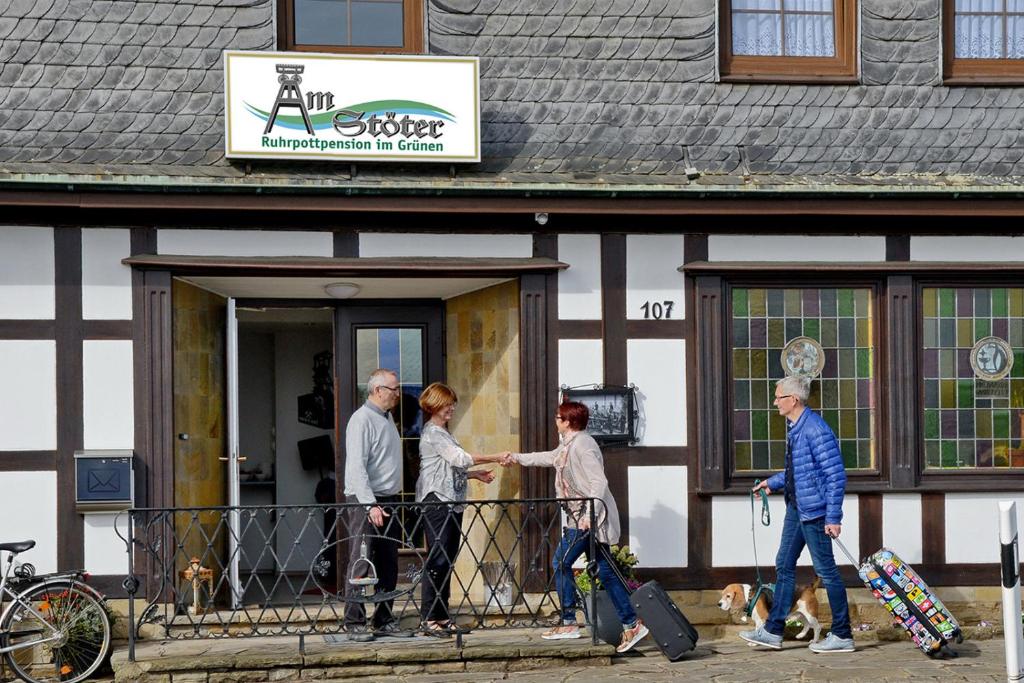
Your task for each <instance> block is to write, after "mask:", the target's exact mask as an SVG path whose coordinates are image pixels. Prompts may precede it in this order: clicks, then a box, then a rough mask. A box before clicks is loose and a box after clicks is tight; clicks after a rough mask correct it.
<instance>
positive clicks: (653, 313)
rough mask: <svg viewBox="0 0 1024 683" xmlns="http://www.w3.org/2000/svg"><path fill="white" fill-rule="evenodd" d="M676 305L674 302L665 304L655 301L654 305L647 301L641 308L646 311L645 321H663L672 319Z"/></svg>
mask: <svg viewBox="0 0 1024 683" xmlns="http://www.w3.org/2000/svg"><path fill="white" fill-rule="evenodd" d="M674 303H675V302H674V301H665V302H664V303H663V302H661V301H655V302H654V303H651V302H650V301H646V302H644V304H643V305H642V306H640V308H642V309H643V311H644V318H645V319H647V320H650V319H652V318H653V319H654V320H661V319H662V318H666V319H667V318H671V317H672V305H673V304H674Z"/></svg>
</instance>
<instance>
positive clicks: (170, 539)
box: [125, 498, 597, 659]
mask: <svg viewBox="0 0 1024 683" xmlns="http://www.w3.org/2000/svg"><path fill="white" fill-rule="evenodd" d="M383 507H384V509H385V511H386V512H387V513H388V516H387V517H386V518H385V523H384V525H383V526H381V527H376V526H372V525H371V524H370V523H369V521H368V518H367V510H368V508H367V507H365V506H362V505H358V504H346V503H339V504H334V505H267V506H240V507H203V508H147V509H134V510H130V511H129V512H128V513H126V514H127V515H128V517H129V524H127V529H128V536H127V538H126V539H125V540H126V542H127V544H128V546H129V547H130V548H133V549H134V552H130V553H129V579H128V580H127V581H126V582H125V583H126V585H125V587H126V589H127V590H128V593H129V596H130V597H144V598H145V599H146V601H147V605H146V607H145V609H143V610H142V612H141V614H136V608H135V600H129V615H128V616H129V629H128V637H129V657H130V658H131V659H134V650H135V641H136V639H137V638H138V637H139V635H140V632H143V631H144V630H145V629H149V630H150V634H151V635H153V634H155V635H157V636H158V637H160V638H163V639H191V638H229V637H246V636H268V635H295V636H299V637H300V648H302V647H304V640H303V639H304V637H305V636H308V635H314V634H318V635H330V634H339V633H343V632H348V633H354V632H359V631H363V630H369V629H371V628H373V627H374V626H378V627H379V626H382V625H383V624H384V623H385V622H390V623H389V627H390V628H396V627H397V628H399V629H401V630H418V629H421V628H422V625H423V623H424V622H425V621H428V620H436V621H444V619H446V618H450V620H451V623H452V624H453V625H454V626H455V627H456V628H454V629H453V630H454V631H455V632H456V633H457V634H458V635H459V636H461V634H462V633H464V632H466V631H467V630H472V629H481V628H511V627H541V626H551V625H553V624H557V623H559V621H560V619H561V616H560V615H561V612H560V605H559V601H558V597H557V589H556V584H555V581H556V578H555V572H554V571H553V569H552V566H551V561H552V558H554V557H555V555H556V549H557V547H558V543H559V542H560V540H561V536H562V534H561V531H562V527H563V526H566V525H568V526H576V520H577V519H578V518H580V517H582V516H589V517H590V521H591V527H592V528H594V526H595V525H596V520H595V519H594V500H593V499H589V498H579V499H533V500H488V501H467V502H465V503H461V504H459V505H453V504H451V503H446V502H438V501H434V502H418V503H415V502H401V503H386V504H383ZM445 534H447V543H446V542H444V540H445V539H444V536H445ZM593 536H594V535H593V534H588V540H586V541H584V542H585V543H587V544H588V545H587V548H586V556H587V557H588V558H594V557H595V554H594V553H595V551H596V550H597V547H596V543H595V540H594V537H593ZM527 538H530V539H531V543H530V544H529V546H527V543H526V539H527ZM395 551H397V552H395ZM395 555H397V562H393V561H392V559H391V558H394V556H395ZM368 560H369V561H368ZM374 560H375V561H374ZM577 566H578V567H582V566H583V565H582V561H581V562H580V563H578V565H577ZM449 592H450V594H449ZM586 600H587V601H588V602H589V604H583V603H582V602H578V603H577V604H578V605H579V606H580V607H581V608H583V611H584V618H585V619H586V620H587V623H589V616H588V615H591V614H596V608H597V601H596V595H595V594H594V593H593V592H591V594H590V595H589V596H587V598H586ZM425 603H426V604H425ZM366 624H369V625H366ZM153 629H156V630H155V631H154V630H153ZM591 631H592V633H593V634H594V635H593V637H594V639H595V642H596V637H597V636H596V629H591Z"/></svg>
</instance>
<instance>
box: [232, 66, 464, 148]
mask: <svg viewBox="0 0 1024 683" xmlns="http://www.w3.org/2000/svg"><path fill="white" fill-rule="evenodd" d="M479 73H480V62H479V60H478V59H477V58H476V57H433V56H404V55H403V56H387V55H374V56H366V55H320V54H309V53H301V54H296V53H293V52H240V51H235V50H225V51H224V88H225V92H224V102H225V110H226V112H225V114H226V115H225V131H224V132H225V135H224V142H225V155H226V156H227V157H228V158H248V159H315V160H337V161H359V160H363V161H402V162H408V161H444V162H460V161H461V162H475V161H480V96H479Z"/></svg>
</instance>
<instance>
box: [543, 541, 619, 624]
mask: <svg viewBox="0 0 1024 683" xmlns="http://www.w3.org/2000/svg"><path fill="white" fill-rule="evenodd" d="M607 547H608V546H607V545H605V549H607ZM589 548H590V537H589V534H587V533H585V532H583V531H580V530H579V529H571V528H568V527H566V528H565V530H564V531H563V533H562V540H561V542H560V543H559V544H558V548H557V549H556V550H555V560H554V562H552V566H553V567H554V568H555V588H556V589H557V590H558V601H559V602H560V603H561V605H562V623H563V624H575V623H576V582H575V581H574V580H573V569H572V565H573V562H575V561H576V560H577V559H579V556H580V555H582V554H583V553H585V552H587V550H588V549H589ZM597 575H598V576H599V577H600V578H601V584H602V585H603V586H604V589H605V590H606V591H608V597H609V598H611V600H612V604H613V605H615V612H616V614H618V616H619V621H621V622H622V624H623V625H624V626H627V627H630V626H632V625H633V624H635V623H636V612H635V611H634V610H633V606H632V605H631V604H630V603H629V591H628V590H627V589H626V587H625V586H624V585H623V584H622V582H621V581H619V577H618V576H616V574H615V570H614V569H612V566H611V565H610V564H608V558H607V556H606V555H605V553H602V552H598V553H597Z"/></svg>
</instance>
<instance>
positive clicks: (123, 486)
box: [75, 450, 135, 512]
mask: <svg viewBox="0 0 1024 683" xmlns="http://www.w3.org/2000/svg"><path fill="white" fill-rule="evenodd" d="M134 455H135V454H134V452H133V451H130V450H123V451H122V450H110V451H106V450H104V451H99V450H97V451H75V507H76V509H77V510H78V512H117V511H119V510H128V509H131V508H132V507H133V506H134V505H135V477H134V476H133V475H132V458H133V457H134Z"/></svg>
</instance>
